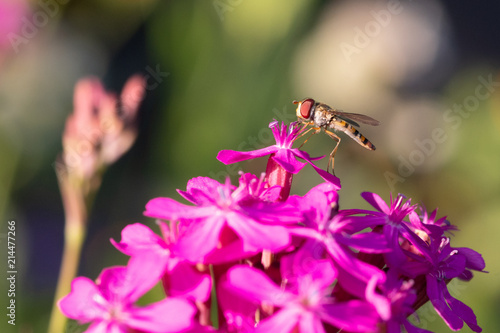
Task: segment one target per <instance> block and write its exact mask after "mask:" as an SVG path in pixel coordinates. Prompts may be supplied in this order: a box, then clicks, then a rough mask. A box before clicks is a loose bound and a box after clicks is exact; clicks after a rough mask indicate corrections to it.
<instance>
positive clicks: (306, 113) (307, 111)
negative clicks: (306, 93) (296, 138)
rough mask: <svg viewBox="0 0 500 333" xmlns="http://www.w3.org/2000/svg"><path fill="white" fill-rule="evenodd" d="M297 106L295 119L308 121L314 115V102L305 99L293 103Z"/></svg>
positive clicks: (310, 99)
mask: <svg viewBox="0 0 500 333" xmlns="http://www.w3.org/2000/svg"><path fill="white" fill-rule="evenodd" d="M294 103H295V104H298V105H297V117H298V118H299V119H304V120H310V119H312V118H313V115H314V106H315V105H316V102H315V101H314V99H312V98H306V99H304V100H302V101H300V102H297V101H294Z"/></svg>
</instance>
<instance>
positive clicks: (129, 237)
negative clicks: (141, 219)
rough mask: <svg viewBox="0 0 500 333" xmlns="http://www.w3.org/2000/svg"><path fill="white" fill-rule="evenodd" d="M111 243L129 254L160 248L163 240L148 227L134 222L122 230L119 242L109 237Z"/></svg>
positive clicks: (162, 246)
mask: <svg viewBox="0 0 500 333" xmlns="http://www.w3.org/2000/svg"><path fill="white" fill-rule="evenodd" d="M110 241H111V243H112V244H113V245H114V246H115V247H116V248H117V249H118V250H119V251H121V252H123V253H125V254H127V255H129V256H131V255H133V254H134V253H136V252H140V251H146V250H147V251H151V250H162V249H163V248H164V246H165V245H166V244H165V241H164V240H163V239H162V238H161V237H160V236H158V235H157V234H155V233H154V232H153V231H152V230H151V229H150V228H148V227H147V226H145V225H144V224H141V223H134V224H130V225H128V226H126V227H125V228H123V230H122V239H121V241H120V242H119V243H117V242H116V241H115V240H113V239H111V240H110Z"/></svg>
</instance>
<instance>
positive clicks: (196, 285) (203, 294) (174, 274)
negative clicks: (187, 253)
mask: <svg viewBox="0 0 500 333" xmlns="http://www.w3.org/2000/svg"><path fill="white" fill-rule="evenodd" d="M165 279H168V287H169V289H168V295H172V296H183V297H192V298H193V299H194V300H196V301H201V302H205V301H206V300H207V299H208V297H209V296H210V289H211V287H212V282H211V279H210V275H208V274H203V273H201V272H199V271H197V270H196V269H195V268H194V267H193V266H192V265H190V264H188V263H186V262H182V263H179V264H177V265H176V266H175V267H174V269H173V270H172V271H171V272H169V273H168V274H166V275H165V277H164V280H165Z"/></svg>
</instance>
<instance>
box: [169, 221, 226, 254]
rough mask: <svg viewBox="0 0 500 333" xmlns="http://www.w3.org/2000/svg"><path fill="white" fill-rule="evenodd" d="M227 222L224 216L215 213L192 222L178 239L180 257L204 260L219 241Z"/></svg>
mask: <svg viewBox="0 0 500 333" xmlns="http://www.w3.org/2000/svg"><path fill="white" fill-rule="evenodd" d="M225 224H226V222H225V219H224V217H221V216H220V215H213V216H209V217H207V218H206V219H205V220H203V221H202V222H196V223H193V224H191V225H190V226H189V227H188V228H187V229H186V230H185V233H184V234H183V235H181V236H180V237H179V239H178V240H177V250H178V253H179V256H180V257H183V258H185V259H187V260H189V261H191V262H195V263H196V262H202V261H203V260H204V259H203V258H204V257H205V256H206V255H207V254H208V253H210V252H211V251H213V250H214V249H215V248H216V247H217V244H218V243H219V235H220V232H221V230H222V228H223V227H224V225H225Z"/></svg>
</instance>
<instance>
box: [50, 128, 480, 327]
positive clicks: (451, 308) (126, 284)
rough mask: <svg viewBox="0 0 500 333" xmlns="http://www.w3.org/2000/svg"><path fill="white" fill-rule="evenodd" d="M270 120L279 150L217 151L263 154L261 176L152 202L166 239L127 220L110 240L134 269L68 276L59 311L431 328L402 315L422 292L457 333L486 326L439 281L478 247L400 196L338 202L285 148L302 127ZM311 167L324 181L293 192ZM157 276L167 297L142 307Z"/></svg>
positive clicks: (197, 323) (157, 319) (203, 181)
mask: <svg viewBox="0 0 500 333" xmlns="http://www.w3.org/2000/svg"><path fill="white" fill-rule="evenodd" d="M270 127H271V128H272V131H273V134H274V136H275V138H276V144H275V145H273V146H270V147H267V148H264V149H260V150H257V151H253V152H236V151H221V152H220V153H219V155H218V159H219V160H220V161H222V162H223V163H233V162H237V161H242V160H245V159H250V158H256V157H261V156H265V155H269V156H270V157H269V161H268V167H267V171H266V174H265V175H262V176H261V177H257V176H255V175H252V174H249V173H241V175H240V178H239V184H238V186H235V185H232V184H231V182H230V181H229V180H227V181H226V182H225V183H224V184H221V183H219V182H217V181H215V180H213V179H210V178H207V177H197V178H194V179H191V180H190V181H189V182H188V183H187V188H186V190H185V191H178V192H179V194H180V195H181V196H182V197H183V198H184V199H186V200H187V201H189V202H190V203H191V204H183V203H180V202H178V201H176V200H174V199H172V198H155V199H152V200H151V201H149V202H148V204H147V205H146V211H145V215H146V216H149V217H153V218H156V219H157V220H158V225H159V228H160V230H161V236H159V235H157V234H155V233H154V232H153V231H152V230H151V229H150V228H149V227H147V226H145V225H143V224H139V223H136V224H132V225H128V226H126V227H125V228H124V229H123V232H122V238H121V241H120V242H116V241H114V240H111V242H112V243H113V245H114V246H115V247H116V248H117V249H118V250H119V251H121V252H123V253H124V254H126V255H128V256H130V260H129V263H128V265H127V266H126V267H112V268H107V269H105V270H103V272H102V273H101V275H100V276H99V277H98V279H97V280H96V282H94V281H92V280H90V279H88V278H86V277H78V278H76V279H75V280H74V281H73V284H72V291H71V293H70V294H69V295H67V296H66V297H64V298H63V299H62V300H60V302H59V307H60V309H61V311H62V312H63V313H64V314H65V315H66V316H67V317H69V318H73V319H76V320H78V321H80V322H81V323H91V324H90V326H89V327H88V329H87V331H86V332H113V333H118V332H209V331H220V332H284V333H287V332H301V333H306V332H317V333H320V332H338V331H342V332H388V333H394V332H401V331H402V329H403V328H404V329H406V331H407V332H410V333H413V332H429V331H427V330H425V329H421V328H417V327H415V326H413V325H412V324H411V323H410V322H409V321H408V317H409V316H410V315H412V314H413V313H414V312H415V310H416V309H417V308H418V307H420V306H421V305H423V304H424V303H426V302H427V301H428V300H430V302H431V303H432V305H433V306H434V308H435V309H436V312H437V313H438V314H439V315H440V316H441V317H442V318H443V319H444V321H445V322H446V324H447V325H448V326H449V327H450V328H451V329H452V330H459V329H461V328H462V326H463V325H464V322H465V324H467V325H468V326H469V327H470V328H471V329H472V330H473V331H474V332H481V328H480V327H479V326H478V325H477V322H476V316H475V315H474V313H473V311H472V309H471V308H469V307H468V306H467V305H465V304H464V303H462V302H460V301H459V300H457V299H455V298H454V297H452V296H451V295H450V293H449V291H448V289H447V283H448V282H449V281H450V280H451V279H453V278H455V277H456V278H459V279H462V280H466V281H468V280H470V279H471V278H472V270H476V271H483V270H484V268H485V263H484V261H483V259H482V257H481V255H480V254H479V253H477V252H475V251H473V250H471V249H468V248H454V247H452V246H451V245H450V239H449V238H448V237H447V236H445V234H446V233H447V232H448V231H450V230H455V229H456V228H454V227H453V226H452V225H450V224H449V223H448V221H447V220H446V219H445V218H437V214H436V211H433V212H432V213H430V214H429V213H427V212H426V211H424V210H422V209H421V208H419V207H417V206H416V205H412V204H411V202H410V200H407V199H406V198H405V197H403V196H402V195H398V196H397V197H396V198H394V199H391V202H390V204H389V205H388V204H386V203H385V202H384V201H383V200H382V199H381V198H380V197H379V196H378V195H377V194H374V193H367V192H365V193H363V194H362V197H363V198H364V199H365V200H366V201H367V202H368V203H369V204H370V205H371V206H373V208H374V209H373V210H360V209H350V210H341V209H339V204H338V190H339V189H340V182H339V180H338V178H337V177H335V176H333V175H331V174H328V173H326V172H325V171H324V170H321V169H319V168H318V167H317V166H316V165H315V164H314V163H313V161H314V160H315V158H311V157H310V156H309V155H308V154H307V153H306V152H304V151H301V150H298V149H295V148H292V144H293V142H294V141H295V139H296V138H297V137H298V136H300V133H301V132H302V130H303V128H302V127H300V126H299V125H297V124H295V123H293V124H291V125H289V126H286V125H284V124H282V125H281V126H280V125H279V124H278V123H277V122H272V123H271V124H270ZM297 158H299V159H300V160H303V161H305V162H303V161H299V160H297ZM305 164H310V165H311V166H312V167H313V168H314V169H316V170H317V171H318V173H319V175H320V176H321V177H322V178H323V179H324V182H322V183H320V184H319V185H317V186H315V187H313V188H312V189H311V190H310V191H309V192H308V193H307V194H305V195H304V196H299V195H289V192H290V185H291V183H292V179H293V175H294V174H296V173H298V172H300V170H301V169H302V168H303V167H304V166H305ZM158 282H161V283H162V285H163V289H164V291H165V294H166V297H165V298H164V299H163V300H160V301H158V302H156V303H153V304H150V305H146V306H138V305H136V304H135V303H136V301H137V300H138V299H139V297H140V296H142V295H143V294H144V293H146V292H147V291H148V290H149V289H150V288H152V287H153V286H154V285H155V284H157V283H158ZM211 314H212V315H211ZM214 318H217V319H216V320H214ZM214 322H215V323H214ZM215 326H216V327H217V328H215Z"/></svg>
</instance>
